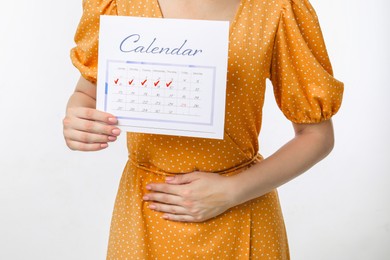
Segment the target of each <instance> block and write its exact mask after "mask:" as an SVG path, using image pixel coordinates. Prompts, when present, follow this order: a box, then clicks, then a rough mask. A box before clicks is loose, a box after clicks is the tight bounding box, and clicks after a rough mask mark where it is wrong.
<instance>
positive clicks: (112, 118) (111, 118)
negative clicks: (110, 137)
mask: <svg viewBox="0 0 390 260" xmlns="http://www.w3.org/2000/svg"><path fill="white" fill-rule="evenodd" d="M108 121H109V122H110V123H113V124H116V123H117V122H118V120H117V119H116V118H115V117H109V118H108Z"/></svg>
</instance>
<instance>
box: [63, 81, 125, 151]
mask: <svg viewBox="0 0 390 260" xmlns="http://www.w3.org/2000/svg"><path fill="white" fill-rule="evenodd" d="M95 105H96V86H95V84H93V83H91V82H89V81H87V80H86V79H84V78H80V80H79V82H78V83H77V86H76V91H75V93H74V94H73V95H72V97H71V98H70V99H69V103H68V106H67V109H66V116H65V118H64V120H63V125H64V137H65V141H66V144H67V146H68V147H69V148H70V149H72V150H79V151H99V150H102V149H104V148H107V147H108V143H109V142H113V141H115V140H116V139H117V136H119V134H120V133H121V131H120V129H119V128H118V127H117V126H116V124H117V123H118V120H117V119H116V117H115V116H113V115H111V114H108V113H105V112H102V111H98V110H96V109H95Z"/></svg>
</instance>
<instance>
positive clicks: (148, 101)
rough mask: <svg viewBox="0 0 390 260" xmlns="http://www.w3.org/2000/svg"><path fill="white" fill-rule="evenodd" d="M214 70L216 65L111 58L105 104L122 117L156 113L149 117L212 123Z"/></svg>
mask: <svg viewBox="0 0 390 260" xmlns="http://www.w3.org/2000/svg"><path fill="white" fill-rule="evenodd" d="M215 73H216V68H215V67H207V66H194V65H176V64H163V63H147V62H132V61H112V60H111V61H108V62H107V73H106V91H105V96H106V97H105V104H104V108H105V111H107V112H113V113H115V114H117V115H118V118H123V119H137V118H138V119H142V120H145V119H146V120H148V118H147V117H148V115H152V114H156V113H157V114H159V115H161V118H159V119H150V120H151V121H160V122H176V123H190V124H202V125H211V124H212V123H213V109H214V92H215ZM108 95H110V100H108V99H107V96H108ZM205 111H209V113H204V112H205ZM210 111H211V113H210ZM205 115H206V116H205ZM183 118H184V120H183Z"/></svg>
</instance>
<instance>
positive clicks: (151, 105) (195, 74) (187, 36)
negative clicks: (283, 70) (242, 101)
mask: <svg viewBox="0 0 390 260" xmlns="http://www.w3.org/2000/svg"><path fill="white" fill-rule="evenodd" d="M112 28H116V29H115V30H113V29H112ZM128 28H130V29H128ZM134 28H135V29H134ZM184 28H187V29H186V30H184ZM188 28H191V30H188ZM205 33H206V34H205ZM209 33H211V34H209ZM221 34H222V35H221ZM207 35H208V36H209V35H215V36H218V35H220V39H218V40H216V39H215V38H214V37H212V38H211V39H210V40H209V41H208V40H206V38H205V36H207ZM216 41H217V42H216ZM227 42H228V23H227V22H220V21H218V22H217V21H196V20H182V19H180V20H177V19H158V18H135V17H119V16H101V27H100V38H99V68H98V83H97V85H98V93H97V108H98V109H100V110H103V111H105V112H108V113H111V114H113V115H115V116H116V117H117V118H118V122H119V127H121V128H122V129H123V130H125V131H132V132H140V133H151V134H165V135H179V136H191V137H203V138H217V139H222V138H223V127H224V116H225V115H224V113H225V98H226V73H227Z"/></svg>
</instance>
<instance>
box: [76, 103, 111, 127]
mask: <svg viewBox="0 0 390 260" xmlns="http://www.w3.org/2000/svg"><path fill="white" fill-rule="evenodd" d="M69 110H70V114H72V115H74V116H76V117H79V118H84V119H88V120H94V121H99V122H104V123H106V124H110V125H113V124H117V123H118V120H117V119H116V117H115V116H114V115H112V114H109V113H106V112H103V111H99V110H96V109H93V108H87V107H81V108H80V107H78V108H77V109H73V108H70V109H69Z"/></svg>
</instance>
